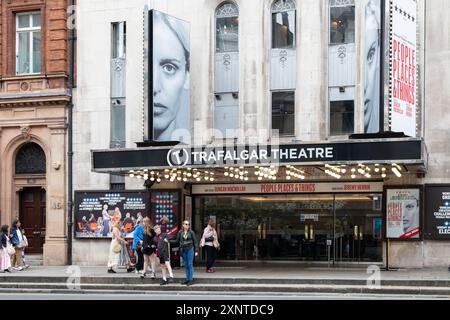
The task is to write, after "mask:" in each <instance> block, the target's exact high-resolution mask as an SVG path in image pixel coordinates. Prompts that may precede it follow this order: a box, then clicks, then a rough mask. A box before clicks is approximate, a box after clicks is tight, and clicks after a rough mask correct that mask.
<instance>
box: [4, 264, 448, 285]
mask: <svg viewBox="0 0 450 320" xmlns="http://www.w3.org/2000/svg"><path fill="white" fill-rule="evenodd" d="M70 268H71V267H69V266H62V267H51V266H34V267H33V266H32V267H30V268H29V269H27V270H23V271H13V273H11V274H5V273H2V274H0V280H1V279H4V278H7V277H32V278H35V277H44V278H47V277H68V276H70V274H73V272H74V271H73V269H70ZM72 268H73V267H72ZM79 268H80V271H81V277H101V278H137V277H138V275H136V274H135V273H134V272H132V273H127V272H126V270H125V269H119V270H117V273H116V274H109V273H107V272H106V271H107V268H106V267H99V266H95V267H94V266H80V267H79ZM215 269H216V272H215V273H206V272H205V269H204V268H203V267H196V268H195V273H194V275H195V278H196V279H205V280H206V279H210V280H212V279H216V280H217V279H227V280H231V279H248V280H251V279H255V280H270V279H275V280H276V279H278V280H308V279H310V280H314V279H315V280H318V279H321V280H367V278H368V277H369V276H370V275H371V274H373V273H372V272H370V273H369V272H368V271H367V268H365V267H361V268H342V267H339V268H328V267H326V266H324V267H305V266H296V265H282V264H274V265H243V266H238V265H218V266H217V267H216V268H215ZM68 270H69V271H68ZM70 270H72V271H70ZM380 274H381V279H382V280H386V281H388V280H439V281H450V272H449V271H448V270H447V269H445V268H441V269H399V270H397V271H383V270H381V271H380ZM157 275H158V276H161V271H160V269H159V266H158V269H157ZM174 275H175V278H179V279H181V278H184V275H185V274H184V269H183V268H180V269H174Z"/></svg>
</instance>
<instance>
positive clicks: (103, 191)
mask: <svg viewBox="0 0 450 320" xmlns="http://www.w3.org/2000/svg"><path fill="white" fill-rule="evenodd" d="M84 193H136V194H144V195H146V197H145V200H146V202H145V204H146V210H145V213H144V214H143V217H144V218H145V217H147V216H149V215H150V198H149V194H148V191H147V190H142V189H141V190H76V191H74V201H73V224H74V227H73V228H72V229H73V232H72V233H73V234H72V236H73V239H76V240H81V241H84V240H107V241H111V237H79V236H77V225H76V224H77V223H78V220H77V213H78V211H77V208H76V204H77V203H78V201H77V200H78V197H79V196H80V195H82V194H84ZM122 213H123V212H122Z"/></svg>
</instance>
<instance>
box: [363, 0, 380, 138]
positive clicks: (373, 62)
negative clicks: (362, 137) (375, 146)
mask: <svg viewBox="0 0 450 320" xmlns="http://www.w3.org/2000/svg"><path fill="white" fill-rule="evenodd" d="M381 43H382V39H381V4H380V0H369V2H368V4H367V5H366V9H365V44H364V50H365V52H364V72H365V77H364V132H365V133H377V132H379V131H380V110H381V108H382V101H380V75H381V69H380V68H381V64H380V59H381Z"/></svg>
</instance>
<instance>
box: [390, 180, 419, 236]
mask: <svg viewBox="0 0 450 320" xmlns="http://www.w3.org/2000/svg"><path fill="white" fill-rule="evenodd" d="M401 189H417V190H419V202H420V203H419V229H420V231H419V237H417V238H388V237H387V202H388V199H387V191H388V190H401ZM423 208H424V188H423V185H390V186H384V187H383V209H382V210H383V212H382V217H383V222H382V239H383V240H387V239H389V241H399V242H417V241H423V239H424V223H423V216H424V214H423V212H424V209H423Z"/></svg>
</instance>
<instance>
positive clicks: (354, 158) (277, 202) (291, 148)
mask: <svg viewBox="0 0 450 320" xmlns="http://www.w3.org/2000/svg"><path fill="white" fill-rule="evenodd" d="M243 150H244V151H247V152H245V153H244V152H243ZM252 150H253V151H252ZM263 150H266V152H262V151H263ZM243 154H247V155H249V157H243V156H242V155H243ZM252 154H255V157H256V163H251V160H252V159H250V157H251V155H252ZM261 155H268V156H269V157H268V158H267V159H269V160H270V161H265V160H267V159H262V158H261ZM302 155H306V156H302ZM270 156H271V157H270ZM227 158H228V159H227ZM219 160H220V161H221V162H219ZM92 165H93V168H94V171H96V172H104V173H106V172H108V173H114V174H123V175H126V176H128V177H130V178H137V179H139V180H141V181H142V183H143V185H144V186H145V187H147V189H148V199H149V200H150V201H149V203H153V202H154V198H155V195H158V194H159V195H161V194H166V195H167V194H169V193H170V194H171V195H176V206H172V207H170V205H171V204H170V203H166V202H167V201H166V200H167V199H166V198H162V200H161V199H160V200H161V201H162V202H161V203H158V204H155V205H151V206H149V210H147V212H146V214H147V215H149V216H150V217H151V218H152V221H154V222H157V221H159V218H161V217H162V216H164V215H167V213H169V215H170V214H171V212H172V211H171V210H173V209H174V208H175V209H176V211H177V212H179V214H177V215H176V217H177V218H176V219H175V220H176V221H175V220H174V221H173V223H174V225H176V226H179V225H181V221H182V220H183V219H187V220H190V221H191V222H192V226H193V228H194V230H195V231H196V232H197V235H198V236H199V237H200V236H201V232H202V230H203V228H204V227H205V226H206V224H207V222H208V220H210V219H212V220H213V221H214V222H215V224H216V228H217V232H218V235H219V240H220V243H221V250H220V251H219V256H218V258H219V260H222V261H297V262H327V261H328V262H330V263H331V262H332V263H382V262H383V261H384V260H385V255H386V250H385V248H386V246H385V245H384V244H385V240H386V235H385V232H383V228H384V227H385V226H386V213H385V212H384V211H385V210H384V209H383V208H384V205H385V203H384V202H385V200H386V199H385V194H386V193H385V192H386V187H387V186H389V185H392V184H394V185H395V184H398V185H399V184H401V183H402V177H403V178H405V177H415V176H417V175H418V174H422V173H423V172H425V170H426V151H425V147H424V144H423V141H421V140H420V139H403V140H402V139H394V140H377V141H351V142H346V143H320V144H315V145H314V144H295V145H281V146H268V147H266V148H265V149H264V148H260V147H257V148H253V149H252V148H251V147H248V146H245V147H239V146H231V147H229V146H221V147H215V148H211V147H202V148H189V147H186V146H175V147H173V146H169V147H166V146H146V147H142V148H136V149H123V150H95V151H93V152H92ZM164 192H165V193H164ZM155 199H156V198H155ZM169 200H170V199H169ZM167 205H169V207H167ZM169 218H171V219H172V218H173V217H172V216H170V217H169ZM174 232H175V231H174Z"/></svg>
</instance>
